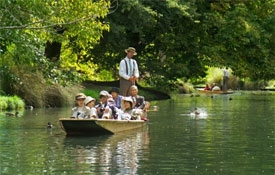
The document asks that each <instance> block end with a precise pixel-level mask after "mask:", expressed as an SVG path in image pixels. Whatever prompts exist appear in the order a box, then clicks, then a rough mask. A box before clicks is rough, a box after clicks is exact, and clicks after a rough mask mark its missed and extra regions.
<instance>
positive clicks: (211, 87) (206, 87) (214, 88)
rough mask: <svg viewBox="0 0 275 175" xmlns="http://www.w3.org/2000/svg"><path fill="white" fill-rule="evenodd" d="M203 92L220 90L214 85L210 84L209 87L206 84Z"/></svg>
mask: <svg viewBox="0 0 275 175" xmlns="http://www.w3.org/2000/svg"><path fill="white" fill-rule="evenodd" d="M204 90H205V91H220V90H221V88H220V87H219V86H218V85H217V84H216V83H212V84H211V86H209V85H208V84H206V86H205V88H204Z"/></svg>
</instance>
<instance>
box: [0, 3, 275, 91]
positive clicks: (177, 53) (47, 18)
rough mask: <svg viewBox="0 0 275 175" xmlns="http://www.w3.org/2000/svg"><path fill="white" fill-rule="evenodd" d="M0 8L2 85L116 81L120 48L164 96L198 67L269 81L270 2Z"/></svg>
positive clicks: (274, 33)
mask: <svg viewBox="0 0 275 175" xmlns="http://www.w3.org/2000/svg"><path fill="white" fill-rule="evenodd" d="M0 8H1V11H0V16H1V26H0V36H1V37H0V41H1V42H0V58H1V60H0V68H1V72H0V76H3V75H4V74H5V75H8V76H10V78H6V79H8V80H9V81H11V80H15V81H16V80H17V79H16V78H15V77H16V76H19V75H14V76H11V75H12V73H13V72H14V71H13V70H14V69H21V68H22V69H24V70H27V69H30V70H31V71H32V72H33V73H35V72H37V71H39V72H42V73H43V75H44V77H45V78H46V79H47V80H51V81H50V82H52V83H53V82H55V83H56V82H58V83H61V84H63V85H67V84H68V82H71V81H77V80H78V79H79V78H82V79H85V78H87V77H88V78H93V79H98V78H99V77H98V76H97V75H98V73H99V72H101V71H102V70H105V72H110V74H111V75H113V77H114V78H115V79H116V78H118V64H119V61H120V59H122V58H123V57H124V56H125V53H124V49H125V48H127V47H128V46H133V47H136V49H137V51H138V55H137V57H136V59H137V60H138V62H139V65H140V71H141V75H142V78H143V79H144V80H145V81H146V82H147V83H148V84H150V85H152V86H156V87H161V88H163V89H166V90H169V89H170V88H172V87H174V85H175V84H176V83H177V80H178V79H185V80H186V79H192V78H196V77H204V76H205V66H215V67H224V66H227V67H230V68H231V69H232V70H233V73H234V75H236V76H239V77H249V78H251V79H252V80H269V79H273V78H274V77H275V71H274V67H275V61H274V60H275V59H274V57H275V49H274V45H275V29H274V25H275V11H274V9H275V1H274V0H265V1H262V0H253V1H246V0H238V1H228V0H219V1H215V0H212V1H205V0H184V1H175V0H160V1H153V0H152V1H136V0H110V1H106V0H98V1H88V0H76V1H69V0H63V1H49V2H45V1H42V0H38V1H23V0H16V1H12V0H3V1H2V2H1V4H0ZM2 82H3V81H2ZM2 84H3V83H2Z"/></svg>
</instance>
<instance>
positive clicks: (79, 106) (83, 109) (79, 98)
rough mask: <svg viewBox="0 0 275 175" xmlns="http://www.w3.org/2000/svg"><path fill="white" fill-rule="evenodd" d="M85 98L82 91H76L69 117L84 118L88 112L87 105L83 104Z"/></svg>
mask: <svg viewBox="0 0 275 175" xmlns="http://www.w3.org/2000/svg"><path fill="white" fill-rule="evenodd" d="M85 99H86V95H85V94H83V93H78V94H76V96H75V103H76V106H75V107H74V108H73V109H72V117H71V118H86V117H88V116H89V114H90V109H89V107H87V106H85V104H84V100H85Z"/></svg>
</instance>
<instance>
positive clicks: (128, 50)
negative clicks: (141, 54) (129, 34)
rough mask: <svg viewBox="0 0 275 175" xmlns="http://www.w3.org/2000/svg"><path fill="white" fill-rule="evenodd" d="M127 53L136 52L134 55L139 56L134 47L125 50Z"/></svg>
mask: <svg viewBox="0 0 275 175" xmlns="http://www.w3.org/2000/svg"><path fill="white" fill-rule="evenodd" d="M125 52H126V53H128V52H134V55H137V52H136V49H135V48H133V47H128V48H127V49H125Z"/></svg>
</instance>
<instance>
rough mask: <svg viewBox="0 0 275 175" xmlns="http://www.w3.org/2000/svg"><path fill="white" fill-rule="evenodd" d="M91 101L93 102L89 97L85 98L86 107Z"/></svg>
mask: <svg viewBox="0 0 275 175" xmlns="http://www.w3.org/2000/svg"><path fill="white" fill-rule="evenodd" d="M91 101H95V99H94V98H93V97H91V96H87V97H86V99H85V101H84V104H85V105H87V104H88V103H90V102H91Z"/></svg>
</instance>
